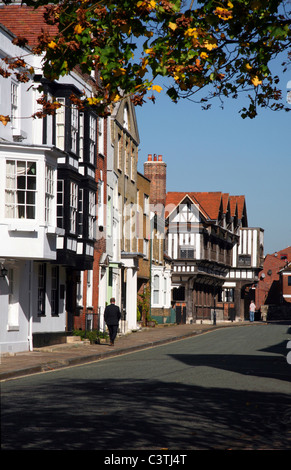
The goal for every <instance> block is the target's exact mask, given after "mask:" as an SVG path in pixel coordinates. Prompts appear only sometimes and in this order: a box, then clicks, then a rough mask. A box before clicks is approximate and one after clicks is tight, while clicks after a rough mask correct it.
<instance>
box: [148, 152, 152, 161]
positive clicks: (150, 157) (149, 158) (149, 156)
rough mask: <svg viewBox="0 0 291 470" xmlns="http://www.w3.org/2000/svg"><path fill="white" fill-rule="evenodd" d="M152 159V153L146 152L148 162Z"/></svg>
mask: <svg viewBox="0 0 291 470" xmlns="http://www.w3.org/2000/svg"><path fill="white" fill-rule="evenodd" d="M152 159H153V158H152V155H151V153H149V154H148V162H151V161H152Z"/></svg>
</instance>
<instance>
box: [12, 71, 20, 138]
mask: <svg viewBox="0 0 291 470" xmlns="http://www.w3.org/2000/svg"><path fill="white" fill-rule="evenodd" d="M18 118H19V85H18V84H17V83H15V82H14V81H13V80H12V81H11V116H10V119H11V127H12V129H18V127H19V124H18V122H16V120H17V119H18Z"/></svg>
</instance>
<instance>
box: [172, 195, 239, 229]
mask: <svg viewBox="0 0 291 470" xmlns="http://www.w3.org/2000/svg"><path fill="white" fill-rule="evenodd" d="M187 198H189V199H190V201H192V202H193V204H195V205H196V206H197V207H198V208H199V211H200V213H201V214H202V215H203V217H204V218H205V219H206V220H212V221H219V220H220V219H221V217H222V215H223V214H227V213H229V215H230V216H231V217H238V219H244V221H245V224H244V225H247V224H246V204H245V196H229V194H228V193H222V192H219V191H217V192H168V193H167V196H166V213H165V215H166V217H168V216H169V215H170V214H171V213H172V211H173V210H174V209H175V208H176V207H177V206H179V204H182V203H183V202H184V201H185V200H186V199H187Z"/></svg>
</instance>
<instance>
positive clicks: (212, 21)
mask: <svg viewBox="0 0 291 470" xmlns="http://www.w3.org/2000/svg"><path fill="white" fill-rule="evenodd" d="M6 3H9V0H7V1H6ZM25 3H26V4H27V5H28V6H33V7H35V8H38V7H39V6H45V9H46V12H45V20H46V22H47V23H48V24H49V25H54V26H57V28H58V33H57V34H54V35H49V34H42V35H41V36H40V37H39V41H38V45H37V47H36V48H35V49H34V53H38V54H43V55H44V61H43V64H44V68H43V73H44V76H45V77H46V78H48V79H50V80H53V79H57V78H58V77H59V76H61V75H65V74H67V73H68V72H70V71H71V70H73V69H74V67H76V66H79V67H81V70H82V72H84V73H88V74H90V73H91V72H92V70H96V69H97V70H98V76H99V81H98V83H99V85H98V86H97V88H96V93H95V95H94V96H92V97H91V98H89V99H88V101H89V104H91V105H95V106H96V107H97V109H98V111H99V112H102V111H104V110H106V109H108V106H109V105H110V104H111V103H113V102H116V101H118V100H120V99H121V98H122V96H126V95H130V96H131V98H132V101H133V103H134V104H135V105H142V104H143V103H144V102H145V98H146V97H147V98H148V99H150V100H153V101H154V100H155V99H156V95H155V93H154V92H156V91H157V92H159V91H161V87H160V86H159V85H157V84H156V80H157V79H158V78H159V77H165V80H166V83H167V84H168V85H167V86H166V88H167V90H166V93H167V94H168V96H169V97H170V99H171V100H172V101H173V102H178V101H179V100H180V99H181V98H188V99H193V100H194V101H199V102H201V103H202V106H203V107H205V108H207V107H209V106H210V100H211V99H212V98H213V97H219V98H221V99H224V98H226V97H231V98H237V96H238V93H240V92H244V93H245V94H246V95H247V96H248V98H249V100H248V108H243V109H242V110H241V115H242V117H243V118H245V117H250V118H253V117H255V116H256V114H257V110H258V108H259V107H270V108H271V109H273V110H278V109H283V108H284V104H283V103H282V96H281V92H280V91H279V90H278V89H277V85H278V82H279V78H278V76H276V75H273V73H272V72H271V70H270V62H271V60H272V59H275V58H276V57H277V56H278V55H279V54H281V53H282V52H285V53H286V57H288V51H289V48H290V39H291V32H290V21H291V16H290V10H291V8H290V2H288V1H278V0H251V1H249V0H205V1H194V0H192V1H190V0H185V1H182V0H99V1H91V0H62V2H59V1H58V0H50V1H45V0H26V1H25ZM19 40H20V39H19ZM21 40H22V39H21ZM286 64H287V62H286V63H285V64H283V66H285V65H286ZM196 96H198V98H197V99H196ZM201 96H202V98H200V97H201Z"/></svg>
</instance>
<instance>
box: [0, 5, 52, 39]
mask: <svg viewBox="0 0 291 470" xmlns="http://www.w3.org/2000/svg"><path fill="white" fill-rule="evenodd" d="M44 12H45V7H39V8H37V9H34V8H32V7H27V6H26V5H23V6H22V5H3V4H2V5H0V23H1V24H2V25H3V26H5V27H6V28H7V29H9V30H10V31H11V32H12V33H13V34H14V35H15V36H17V37H25V38H26V39H27V40H28V43H29V45H30V46H31V47H33V46H36V44H37V39H38V37H39V36H40V34H41V33H42V31H45V32H48V33H50V34H51V35H52V36H53V35H55V34H56V33H57V31H58V29H57V27H56V26H51V25H47V24H45V21H44V17H43V15H44Z"/></svg>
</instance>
